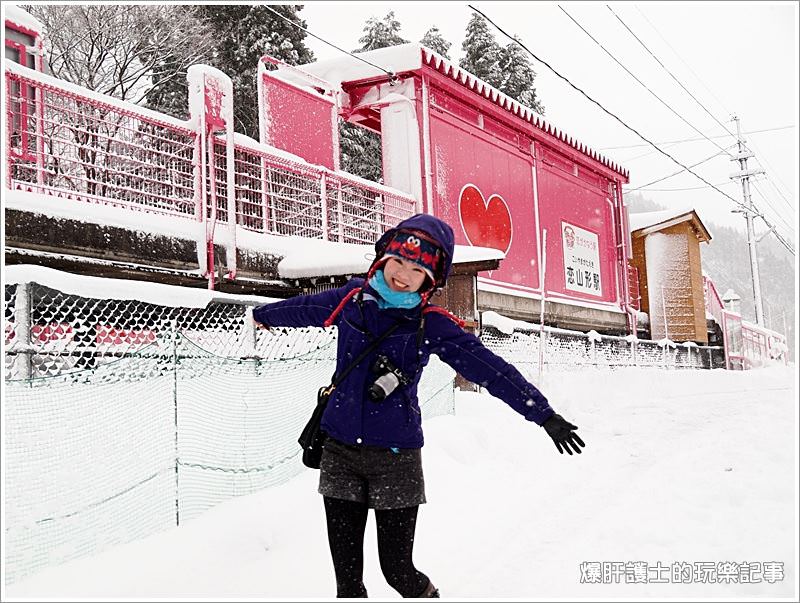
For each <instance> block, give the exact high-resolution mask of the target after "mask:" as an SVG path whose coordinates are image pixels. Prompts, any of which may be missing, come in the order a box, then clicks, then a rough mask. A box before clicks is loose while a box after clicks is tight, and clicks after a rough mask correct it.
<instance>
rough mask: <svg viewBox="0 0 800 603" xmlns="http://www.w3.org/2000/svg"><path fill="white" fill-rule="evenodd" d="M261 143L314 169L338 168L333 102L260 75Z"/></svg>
mask: <svg viewBox="0 0 800 603" xmlns="http://www.w3.org/2000/svg"><path fill="white" fill-rule="evenodd" d="M261 75H262V78H263V79H262V81H261V93H262V97H261V107H260V111H261V112H262V113H261V126H262V131H261V142H263V143H265V144H269V145H272V146H274V147H277V148H279V149H283V150H284V151H288V152H290V153H292V154H294V155H298V156H300V157H302V158H303V159H305V160H306V161H308V162H309V163H314V164H316V165H322V166H325V167H326V168H328V169H331V170H336V169H338V167H339V139H338V129H337V128H338V126H337V123H336V108H335V106H334V103H333V100H332V99H330V98H327V97H324V96H321V95H319V94H315V93H313V92H310V91H306V90H303V89H301V88H299V87H298V86H294V85H292V84H289V83H287V82H285V81H283V80H281V79H279V78H277V77H274V76H272V75H271V74H270V72H266V73H262V74H261Z"/></svg>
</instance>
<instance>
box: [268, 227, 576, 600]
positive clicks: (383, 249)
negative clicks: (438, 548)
mask: <svg viewBox="0 0 800 603" xmlns="http://www.w3.org/2000/svg"><path fill="white" fill-rule="evenodd" d="M453 249H454V240H453V230H452V229H451V228H450V226H449V225H447V224H446V223H445V222H443V221H441V220H439V219H438V218H435V217H433V216H430V215H427V214H417V215H415V216H412V217H411V218H409V219H407V220H404V221H402V222H400V224H398V225H397V226H396V227H395V228H392V229H390V230H388V231H387V232H386V233H384V234H383V236H382V237H381V238H380V239H379V240H378V242H377V243H376V244H375V251H376V257H375V260H374V262H373V263H372V266H371V267H370V269H369V272H368V273H367V278H366V279H359V278H354V279H351V280H350V281H349V282H348V283H347V284H346V285H344V286H343V287H341V288H339V289H334V290H330V291H325V292H323V293H318V294H316V295H304V296H299V297H294V298H291V299H286V300H283V301H280V302H277V303H273V304H266V305H263V306H260V307H258V308H256V309H255V310H254V312H253V318H254V320H255V321H256V323H257V325H258V326H260V327H271V326H285V327H305V326H319V327H322V326H330V325H336V326H337V327H338V341H337V360H336V373H337V374H340V373H342V371H344V370H345V369H346V368H347V367H348V366H349V365H350V364H351V363H352V362H353V360H354V359H355V358H357V357H358V355H359V354H360V352H361V351H363V350H365V348H366V347H367V346H369V345H370V343H371V342H373V341H375V340H376V339H377V338H379V337H380V336H381V335H382V334H383V333H384V332H386V331H387V330H388V329H390V328H391V327H393V326H395V325H398V326H397V327H395V330H394V331H393V332H392V334H391V335H390V336H389V337H387V338H386V339H385V340H384V341H382V342H381V343H380V344H379V345H378V347H377V349H375V350H373V352H372V353H371V354H370V355H368V356H367V357H366V358H365V359H364V360H362V361H361V362H360V363H359V364H358V365H357V366H355V367H354V368H353V369H352V370H351V371H350V373H349V374H348V375H347V377H346V378H345V379H344V380H343V381H342V383H340V384H339V386H338V387H337V388H336V389H335V390H334V392H333V393H332V395H331V397H330V399H329V401H328V405H327V408H326V409H325V413H324V414H323V416H322V423H321V426H322V430H323V431H324V432H325V433H326V434H327V436H328V437H327V440H326V443H325V448H324V452H323V456H322V462H321V465H320V480H319V492H320V494H322V496H323V500H324V503H325V513H326V518H327V524H328V542H329V544H330V549H331V556H332V558H333V565H334V571H335V574H336V588H337V596H338V597H348V598H349V597H366V596H367V591H366V588H365V587H364V583H363V577H362V574H363V543H364V529H365V526H366V521H367V512H368V509H369V508H373V509H375V520H376V525H377V530H378V552H379V558H380V564H381V569H382V571H383V574H384V576H385V577H386V580H387V582H388V583H389V585H390V586H392V588H394V589H395V590H396V591H397V592H398V593H400V594H401V595H402V596H403V597H426V598H427V597H438V596H439V591H438V589H436V588H435V587H434V586H433V583H432V582H431V581H430V579H429V578H428V577H427V576H426V575H425V574H423V573H422V572H420V571H418V570H417V569H416V568H415V567H414V563H413V561H412V551H413V546H414V532H415V529H416V519H417V510H418V508H419V505H420V504H422V503H424V502H425V484H424V480H423V474H422V460H421V454H420V449H421V448H422V445H423V437H422V417H421V414H420V410H419V403H418V400H417V385H418V383H419V379H420V376H421V374H422V369H423V368H424V367H425V365H427V363H428V359H429V357H430V355H431V354H436V355H437V356H439V358H441V359H442V360H443V361H444V362H446V363H447V364H449V365H450V366H451V367H453V368H454V369H455V370H456V371H458V372H459V373H460V374H461V375H462V376H464V377H466V378H467V379H469V380H471V381H473V382H475V383H478V384H480V385H481V386H482V387H484V388H486V389H487V390H488V391H489V393H490V394H492V395H493V396H495V397H497V398H500V399H501V400H503V401H504V402H506V403H507V404H508V405H509V406H511V407H512V408H513V409H514V410H516V411H517V412H518V413H520V414H521V415H523V416H524V417H525V419H527V420H528V421H533V422H534V423H536V424H537V425H540V426H543V427H544V428H545V430H546V431H547V433H548V435H550V437H551V438H552V439H553V441H554V442H555V445H556V447H557V448H558V451H559V452H561V453H562V454H563V452H564V451H566V452H567V453H569V454H570V455H571V454H572V453H573V450H574V451H575V452H576V453H580V452H581V447H582V446H584V443H583V441H582V440H581V439H580V437H578V435H577V434H576V433H575V431H574V430H576V429H577V427H576V426H575V425H572V424H571V423H569V422H568V421H566V420H564V419H563V418H562V417H561V416H560V415H558V414H556V413H555V412H554V411H553V409H552V408H551V407H550V405H549V404H548V402H547V399H546V398H545V397H544V396H543V395H542V394H541V392H540V391H539V390H538V389H536V387H534V386H533V385H532V384H531V383H529V382H528V381H527V380H526V379H525V378H524V377H523V376H522V375H521V374H520V373H519V371H518V370H517V369H516V368H514V367H513V366H512V365H510V364H509V363H507V362H506V361H505V360H503V359H502V358H500V357H499V356H497V355H495V354H493V353H492V352H491V351H489V350H488V349H487V348H486V347H484V346H483V344H482V343H481V342H480V340H479V339H478V338H477V337H475V336H474V335H472V334H471V333H467V332H466V331H464V330H463V329H462V328H461V324H460V321H459V319H457V318H455V317H454V316H452V315H451V314H449V313H448V312H447V311H446V310H444V309H443V308H441V307H438V306H434V305H431V304H429V303H428V300H429V298H430V296H431V295H432V294H433V293H434V291H436V290H437V289H439V288H441V287H442V286H444V284H445V281H446V280H447V276H448V275H449V273H450V267H451V265H452V260H453Z"/></svg>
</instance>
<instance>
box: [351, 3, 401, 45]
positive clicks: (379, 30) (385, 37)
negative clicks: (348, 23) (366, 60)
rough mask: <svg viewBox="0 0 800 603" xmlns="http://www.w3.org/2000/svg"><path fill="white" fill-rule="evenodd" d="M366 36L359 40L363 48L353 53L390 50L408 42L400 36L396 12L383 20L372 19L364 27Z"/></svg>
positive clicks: (390, 12)
mask: <svg viewBox="0 0 800 603" xmlns="http://www.w3.org/2000/svg"><path fill="white" fill-rule="evenodd" d="M363 31H364V35H363V36H361V37H360V38H359V39H358V42H359V44H361V46H360V47H359V48H357V49H355V50H354V51H353V52H367V51H368V50H375V49H377V48H388V47H389V46H397V45H398V44H406V43H408V40H405V39H403V37H402V36H401V35H400V21H398V20H397V19H395V17H394V11H389V12H388V13H387V15H386V16H385V17H384V18H383V19H380V20H379V19H376V18H375V17H370V18H369V19H367V22H366V24H365V25H364V30H363Z"/></svg>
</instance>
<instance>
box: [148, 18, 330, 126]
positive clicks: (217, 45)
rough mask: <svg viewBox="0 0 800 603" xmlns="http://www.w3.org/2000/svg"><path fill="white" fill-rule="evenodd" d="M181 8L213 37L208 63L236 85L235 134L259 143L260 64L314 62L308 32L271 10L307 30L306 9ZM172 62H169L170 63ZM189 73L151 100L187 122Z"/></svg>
mask: <svg viewBox="0 0 800 603" xmlns="http://www.w3.org/2000/svg"><path fill="white" fill-rule="evenodd" d="M182 8H183V10H184V11H185V12H187V13H189V14H191V15H193V16H194V17H195V18H196V19H198V20H199V21H201V22H202V23H203V24H204V26H205V27H207V28H209V29H210V30H211V31H212V32H213V39H214V46H213V53H212V55H211V56H210V57H209V58H208V59H207V60H206V61H205V62H206V63H208V64H210V65H212V66H213V67H216V68H217V69H219V70H221V71H222V72H223V73H225V74H226V75H228V76H229V77H230V78H231V80H232V81H233V90H234V122H235V126H234V127H235V129H236V131H237V132H241V133H243V134H246V135H248V136H250V137H251V138H255V139H258V89H257V87H256V74H257V72H258V61H259V59H261V57H262V56H263V55H265V54H269V55H271V56H273V57H276V58H278V59H281V60H282V61H285V62H287V63H289V64H290V65H300V64H303V63H308V62H310V61H312V60H313V58H314V57H313V54H312V52H311V50H309V49H308V47H307V46H306V45H305V43H304V39H305V37H306V32H304V31H303V30H302V29H299V28H297V27H294V26H292V25H291V24H289V23H287V22H286V21H284V20H283V19H281V18H280V17H278V16H276V15H275V14H274V13H273V12H272V11H271V10H269V9H270V8H271V9H272V10H275V11H277V12H279V13H280V14H281V15H283V16H284V17H286V18H287V19H290V20H291V21H294V22H295V23H297V24H298V25H300V26H302V27H305V22H304V21H303V20H301V19H300V18H299V17H298V12H299V11H300V10H302V8H303V6H302V5H300V4H294V5H272V6H270V7H265V6H260V5H241V4H238V5H223V4H203V5H195V6H184V7H182ZM179 55H180V49H175V52H174V53H173V55H172V56H179ZM171 58H172V57H169V58H167V59H165V61H167V62H169V61H170V60H171ZM185 73H186V72H185V70H184V72H183V77H184V79H183V82H181V83H170V84H168V85H166V86H161V85H159V86H157V87H156V89H155V90H154V92H153V93H152V94H151V95H150V97H149V100H150V104H151V106H152V107H153V108H156V109H159V110H161V111H165V112H167V113H171V114H173V115H179V116H185V113H186V110H187V109H186V81H185V77H186V76H185Z"/></svg>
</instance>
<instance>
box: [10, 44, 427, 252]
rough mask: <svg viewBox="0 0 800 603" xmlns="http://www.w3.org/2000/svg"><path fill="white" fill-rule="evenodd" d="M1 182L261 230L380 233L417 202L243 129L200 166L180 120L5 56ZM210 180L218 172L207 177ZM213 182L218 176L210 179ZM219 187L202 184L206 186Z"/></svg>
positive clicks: (196, 140) (346, 238)
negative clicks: (229, 153) (295, 155)
mask: <svg viewBox="0 0 800 603" xmlns="http://www.w3.org/2000/svg"><path fill="white" fill-rule="evenodd" d="M4 65H5V67H6V71H5V85H6V107H5V108H6V115H7V124H8V127H7V133H6V166H7V178H6V188H7V189H9V190H24V191H30V192H36V193H44V194H49V195H55V196H58V197H62V198H64V199H65V202H86V203H97V204H104V205H114V206H118V207H124V208H127V209H130V210H134V211H143V212H150V213H159V214H166V215H167V216H170V217H171V218H172V219H189V220H193V221H205V220H207V219H209V217H210V216H211V215H212V211H211V204H212V203H213V204H216V220H217V221H219V222H222V223H227V222H228V220H229V217H228V213H229V209H228V199H227V182H228V179H229V178H230V179H233V182H234V193H235V196H236V203H235V208H236V224H238V225H239V226H241V227H243V228H246V229H248V230H252V231H255V232H261V233H269V234H282V235H296V236H301V237H310V238H322V239H327V240H331V241H340V242H348V243H374V242H375V240H377V238H378V237H379V236H380V235H381V234H382V233H383V232H384V231H385V230H386V229H388V228H389V227H391V226H394V225H395V224H396V223H397V222H399V221H400V220H401V219H403V218H406V217H408V216H410V215H412V214H413V213H414V212H415V211H416V201H415V200H414V198H413V197H411V196H409V195H407V194H405V193H403V192H401V191H396V190H393V189H390V188H388V187H384V186H381V185H378V184H375V183H370V182H368V181H365V180H362V179H360V178H357V177H355V176H352V175H349V174H346V173H344V172H333V171H331V170H328V169H326V168H324V167H322V166H317V165H312V164H308V163H303V162H301V161H300V160H299V159H298V160H297V161H294V160H293V159H292V158H291V156H288V155H287V154H286V153H281V152H278V151H277V150H276V149H274V148H273V147H270V146H267V145H263V144H261V143H259V142H257V141H255V140H252V139H250V138H247V137H246V136H240V135H237V136H236V137H235V142H234V159H233V164H234V165H231V166H228V165H227V163H228V162H227V158H226V142H225V139H224V138H222V137H217V138H215V139H214V141H213V149H214V161H213V165H212V166H209V168H208V173H203V170H204V167H203V166H204V162H203V161H202V160H201V156H202V154H203V149H202V148H201V142H200V139H201V137H200V135H199V134H198V132H196V131H195V130H193V129H192V126H191V123H190V122H184V121H181V120H178V119H175V118H172V117H170V116H168V115H163V114H159V113H156V112H153V111H148V110H146V109H143V108H142V107H139V106H137V105H134V104H131V103H126V102H122V101H119V100H117V99H114V98H111V97H107V96H104V95H101V94H97V93H94V92H92V91H90V90H86V89H83V88H80V87H78V86H74V85H70V84H68V83H66V82H63V81H61V80H58V79H56V78H53V77H51V76H48V75H46V74H42V73H39V72H37V71H33V70H31V69H27V68H26V67H23V66H21V65H18V64H17V63H14V62H12V61H9V60H6V61H5V63H4ZM212 181H213V182H212ZM212 184H213V186H212ZM204 186H205V187H207V189H208V190H213V191H214V194H213V195H206V196H204V195H203V194H202V192H203V187H204ZM203 198H206V205H207V207H205V208H203V207H202V203H203V202H202V199H203Z"/></svg>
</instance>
